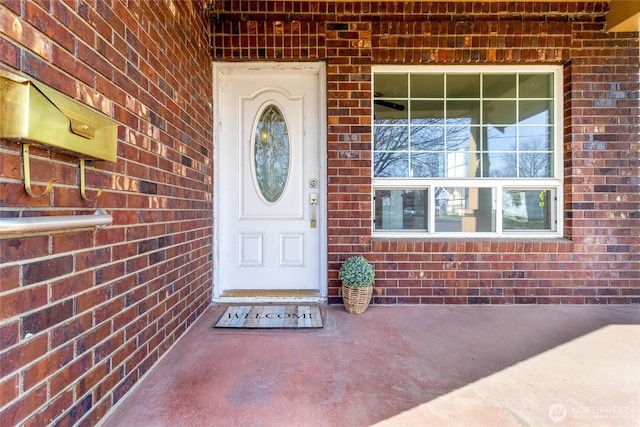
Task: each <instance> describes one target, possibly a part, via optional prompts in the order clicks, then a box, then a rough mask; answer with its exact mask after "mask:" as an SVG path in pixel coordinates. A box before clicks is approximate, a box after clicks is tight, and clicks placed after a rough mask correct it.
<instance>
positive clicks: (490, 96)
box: [373, 66, 562, 236]
mask: <svg viewBox="0 0 640 427" xmlns="http://www.w3.org/2000/svg"><path fill="white" fill-rule="evenodd" d="M411 68H412V69H413V70H409V71H407V67H404V68H403V67H384V66H380V67H374V76H373V81H374V88H373V91H374V108H373V113H374V118H373V139H374V143H373V151H374V152H373V159H374V162H373V176H374V179H373V184H374V196H375V197H376V200H375V203H374V205H375V206H376V208H375V212H374V215H375V221H374V222H375V224H374V230H375V232H381V233H382V234H388V232H389V231H390V230H398V231H402V232H403V233H406V232H410V233H411V232H412V233H414V234H416V235H443V234H452V235H465V234H469V235H478V234H482V235H488V236H492V235H493V236H496V235H513V234H515V233H518V234H527V233H531V235H547V236H548V235H559V234H560V232H561V227H560V226H559V224H558V222H557V218H558V217H559V216H560V212H559V209H560V207H561V206H562V203H560V202H559V201H558V197H559V196H561V194H562V191H561V190H562V189H561V176H560V175H561V173H560V171H561V169H560V168H561V166H562V164H561V163H562V156H561V151H560V150H561V147H560V146H559V144H558V141H559V140H560V137H559V136H558V132H560V131H561V129H558V128H559V124H561V123H562V120H561V118H560V116H559V110H560V109H559V107H558V105H559V102H560V101H561V97H560V96H559V93H558V85H559V84H561V81H562V79H561V73H560V69H559V67H550V66H544V67H527V68H526V69H525V68H524V67H522V68H517V67H507V68H508V69H507V68H505V67H485V68H483V70H482V71H480V72H478V71H476V70H477V67H474V69H473V71H472V72H469V71H468V70H471V67H457V68H456V67H440V68H439V70H441V71H438V70H436V69H435V68H434V70H436V71H434V72H431V71H425V68H424V67H422V68H421V69H420V70H418V69H417V67H411ZM445 68H446V69H445ZM534 69H535V70H534ZM416 70H417V71H416ZM514 185H515V186H517V188H516V189H514V188H511V187H514ZM508 186H511V187H508ZM529 187H530V188H529ZM382 188H384V191H389V190H394V191H396V192H398V194H402V193H401V192H402V191H404V190H410V191H420V190H422V191H424V192H425V194H427V195H428V198H429V203H427V205H426V206H425V208H426V209H427V210H428V212H427V213H426V214H425V221H426V226H425V227H424V228H415V227H414V226H413V225H412V226H403V227H397V224H399V223H400V222H396V223H395V224H396V225H395V226H394V227H387V226H385V225H384V224H383V223H382V222H381V219H380V218H379V217H378V216H379V215H380V214H381V213H382V210H381V209H379V208H380V207H381V206H382V205H381V204H380V203H382V202H380V203H379V201H378V199H377V197H378V190H379V189H382ZM516 190H517V191H516ZM451 192H456V194H457V196H459V197H460V199H459V200H458V202H456V203H461V202H460V200H462V201H464V204H465V206H466V207H465V208H464V209H462V208H459V207H456V206H455V205H454V204H452V203H453V202H451V201H449V202H447V204H446V206H444V205H443V203H444V202H443V197H444V196H443V195H445V194H447V193H451ZM541 192H543V193H541ZM392 194H393V193H392ZM537 194H545V197H546V199H545V202H544V206H543V209H542V211H541V209H540V207H538V208H535V206H534V204H533V202H532V201H531V200H534V196H535V195H537ZM536 197H537V196H536ZM518 199H524V200H527V202H526V203H525V204H524V205H519V206H516V204H517V203H518V202H517V201H518ZM397 212H400V211H397ZM397 215H400V213H397ZM408 223H409V222H407V224H408ZM385 224H389V222H386V223H385ZM412 224H413V223H412Z"/></svg>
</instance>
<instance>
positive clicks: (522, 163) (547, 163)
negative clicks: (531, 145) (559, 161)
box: [518, 152, 553, 178]
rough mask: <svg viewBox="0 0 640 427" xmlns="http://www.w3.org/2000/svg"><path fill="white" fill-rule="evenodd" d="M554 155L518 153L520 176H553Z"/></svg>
mask: <svg viewBox="0 0 640 427" xmlns="http://www.w3.org/2000/svg"><path fill="white" fill-rule="evenodd" d="M552 160H553V156H552V155H551V154H550V153H527V152H520V153H519V154H518V176H520V177H522V178H547V177H551V162H552Z"/></svg>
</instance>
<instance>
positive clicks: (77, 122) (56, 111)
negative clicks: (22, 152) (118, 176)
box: [0, 70, 118, 162]
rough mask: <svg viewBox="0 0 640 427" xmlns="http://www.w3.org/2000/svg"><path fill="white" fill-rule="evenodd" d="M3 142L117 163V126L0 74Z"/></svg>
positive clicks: (46, 91)
mask: <svg viewBox="0 0 640 427" xmlns="http://www.w3.org/2000/svg"><path fill="white" fill-rule="evenodd" d="M0 138H4V139H8V140H16V141H18V142H22V143H25V144H34V145H40V146H43V148H45V149H51V150H54V151H62V152H68V153H72V154H75V155H76V156H78V157H80V158H81V159H93V160H106V161H110V162H115V161H116V160H117V143H118V124H117V122H115V121H113V120H111V119H110V118H107V117H106V116H104V115H102V114H100V113H98V112H96V111H93V110H91V109H90V108H89V107H86V106H84V105H82V104H81V103H79V102H77V101H75V100H73V99H71V98H68V97H67V96H65V95H63V94H61V93H59V92H57V91H55V90H53V89H51V88H49V87H47V86H45V85H43V84H41V83H38V82H33V81H31V80H28V79H26V78H23V77H20V76H17V75H15V74H12V73H9V72H7V71H3V70H0Z"/></svg>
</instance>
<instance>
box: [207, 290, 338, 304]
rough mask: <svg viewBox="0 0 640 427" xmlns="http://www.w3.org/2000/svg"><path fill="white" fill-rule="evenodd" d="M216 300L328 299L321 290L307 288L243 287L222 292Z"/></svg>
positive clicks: (294, 300)
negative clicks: (264, 288) (268, 288)
mask: <svg viewBox="0 0 640 427" xmlns="http://www.w3.org/2000/svg"><path fill="white" fill-rule="evenodd" d="M213 301H214V302H223V303H231V302H252V303H255V302H314V303H326V301H327V299H326V298H325V297H323V296H322V295H321V294H320V292H318V291H314V290H306V289H292V290H262V289H242V290H229V291H225V292H223V293H222V295H220V296H219V297H217V298H214V299H213Z"/></svg>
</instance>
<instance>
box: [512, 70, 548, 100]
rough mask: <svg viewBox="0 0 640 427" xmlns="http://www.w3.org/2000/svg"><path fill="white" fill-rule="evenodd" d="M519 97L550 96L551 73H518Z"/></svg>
mask: <svg viewBox="0 0 640 427" xmlns="http://www.w3.org/2000/svg"><path fill="white" fill-rule="evenodd" d="M519 81H520V98H552V97H553V76H552V75H551V74H520V76H519Z"/></svg>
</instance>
